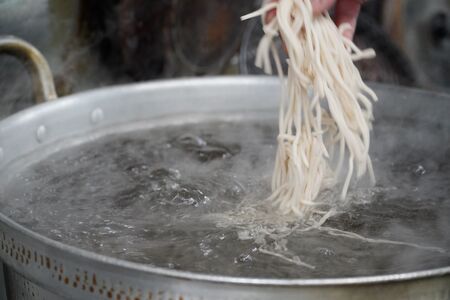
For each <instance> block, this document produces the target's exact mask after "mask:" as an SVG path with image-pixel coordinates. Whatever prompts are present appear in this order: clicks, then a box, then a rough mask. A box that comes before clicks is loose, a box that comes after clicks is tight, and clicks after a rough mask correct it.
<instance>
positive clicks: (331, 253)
mask: <svg viewBox="0 0 450 300" xmlns="http://www.w3.org/2000/svg"><path fill="white" fill-rule="evenodd" d="M317 250H318V251H319V253H320V254H322V255H324V256H334V255H336V253H335V252H334V251H333V250H331V249H328V248H319V249H317Z"/></svg>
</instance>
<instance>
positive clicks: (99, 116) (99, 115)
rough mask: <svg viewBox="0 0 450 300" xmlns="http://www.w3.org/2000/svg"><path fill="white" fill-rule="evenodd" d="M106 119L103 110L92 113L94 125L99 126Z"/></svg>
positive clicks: (99, 109)
mask: <svg viewBox="0 0 450 300" xmlns="http://www.w3.org/2000/svg"><path fill="white" fill-rule="evenodd" d="M103 119H104V114H103V110H102V109H101V108H96V109H94V110H93V111H92V113H91V122H92V124H98V123H100V122H101V121H103Z"/></svg>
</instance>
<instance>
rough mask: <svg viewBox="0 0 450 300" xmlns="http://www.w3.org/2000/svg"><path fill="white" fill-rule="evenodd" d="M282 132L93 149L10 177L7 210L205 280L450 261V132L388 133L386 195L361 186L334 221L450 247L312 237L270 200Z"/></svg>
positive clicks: (169, 135) (216, 129)
mask: <svg viewBox="0 0 450 300" xmlns="http://www.w3.org/2000/svg"><path fill="white" fill-rule="evenodd" d="M275 123H276V122H275V121H273V120H271V121H251V122H250V121H248V122H239V123H234V122H218V123H208V124H191V125H183V126H173V127H165V128H153V129H149V130H141V131H135V132H132V133H122V134H116V135H110V136H106V137H104V138H101V139H97V140H95V141H89V142H86V143H84V144H82V145H79V146H76V147H72V148H70V149H66V150H63V151H60V152H58V153H54V154H52V155H50V156H49V157H47V158H46V159H44V160H42V161H40V162H38V163H33V164H32V165H29V166H27V167H25V168H22V169H21V170H20V171H18V172H17V173H15V175H14V176H8V178H9V180H7V181H6V180H5V179H4V180H3V182H2V186H1V188H0V193H1V194H0V197H1V198H0V199H2V200H1V203H0V209H1V211H2V212H3V213H4V214H5V215H7V216H9V217H11V218H12V219H14V220H15V221H17V222H19V223H20V224H23V225H25V226H26V227H28V228H30V229H32V230H34V231H36V232H39V233H41V234H43V235H45V236H48V237H50V238H52V239H55V240H58V241H62V242H64V243H67V244H70V245H74V246H77V247H81V248H84V249H87V250H91V251H94V252H96V253H102V254H105V255H109V256H114V257H118V258H122V259H126V260H130V261H134V262H140V263H144V264H150V265H155V266H161V267H167V268H175V269H180V270H187V271H195V272H202V273H213V274H221V275H232V276H252V277H272V278H312V277H314V278H324V277H344V276H361V275H376V274H387V273H398V272H406V271H415V270H421V269H427V268H434V267H443V266H449V265H450V255H449V251H450V234H449V233H450V217H449V216H450V184H449V183H450V145H449V143H448V141H447V142H445V140H443V137H446V138H448V128H442V127H436V126H434V125H433V124H428V125H426V124H425V125H424V124H421V125H420V128H421V131H420V132H421V133H420V132H418V131H416V132H415V134H414V135H413V136H412V135H411V134H410V132H412V131H414V126H415V125H414V123H412V125H411V124H410V125H409V126H405V121H404V120H403V121H402V122H401V123H399V122H397V121H394V120H384V121H383V122H380V123H379V124H377V126H376V131H375V141H374V142H373V148H372V152H373V154H372V157H373V160H374V166H375V170H376V175H377V179H378V183H377V186H375V187H373V188H365V187H353V189H352V190H351V192H350V193H349V199H350V200H351V201H349V202H350V203H352V205H351V206H350V207H348V206H346V207H340V208H339V211H340V213H339V214H338V215H336V216H334V217H332V218H331V219H329V220H328V221H327V222H326V223H325V224H324V226H326V227H332V228H336V229H340V230H346V231H351V232H355V233H357V234H359V235H362V236H364V237H367V238H372V239H383V240H392V241H402V242H405V243H411V244H416V245H421V246H427V247H436V248H440V249H442V250H443V251H436V249H434V248H433V249H423V248H417V247H413V246H411V245H394V244H386V243H369V242H365V241H362V240H359V239H353V238H349V237H343V236H336V233H337V232H336V231H335V232H331V233H334V234H330V232H329V231H327V230H323V229H314V230H309V231H303V230H304V228H305V227H304V226H303V225H302V224H301V223H299V222H298V221H297V220H296V219H295V218H293V217H291V216H280V215H277V213H276V212H275V211H273V209H272V208H271V207H270V206H269V205H267V204H266V203H264V202H263V199H265V198H266V197H267V196H268V195H269V194H270V188H269V182H270V178H271V172H272V168H273V160H274V157H275V150H276V146H275V144H274V143H275V140H276V139H275V137H276V128H275V127H274V124H275ZM417 126H419V125H417ZM411 130H412V131H411ZM418 141H419V142H418ZM13 169H14V166H12V167H11V169H9V170H13ZM16 171H17V170H16ZM9 172H10V171H9ZM10 174H11V173H10ZM3 178H5V177H3ZM338 194H339V191H338V190H336V191H334V190H328V191H324V192H323V193H322V194H321V196H320V197H322V198H323V199H324V200H327V201H330V200H332V199H334V197H338Z"/></svg>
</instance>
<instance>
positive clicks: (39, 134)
mask: <svg viewBox="0 0 450 300" xmlns="http://www.w3.org/2000/svg"><path fill="white" fill-rule="evenodd" d="M46 136H47V128H45V126H44V125H41V126H39V127H38V129H37V130H36V140H37V141H38V142H39V143H42V142H43V141H44V139H45V137H46Z"/></svg>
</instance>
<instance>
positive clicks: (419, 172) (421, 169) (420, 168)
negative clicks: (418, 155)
mask: <svg viewBox="0 0 450 300" xmlns="http://www.w3.org/2000/svg"><path fill="white" fill-rule="evenodd" d="M426 173H427V171H426V170H425V168H424V167H423V166H422V165H417V167H416V168H415V169H414V174H415V175H417V176H423V175H425V174H426Z"/></svg>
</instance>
